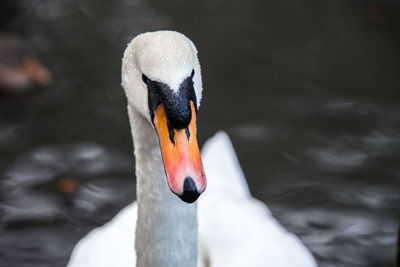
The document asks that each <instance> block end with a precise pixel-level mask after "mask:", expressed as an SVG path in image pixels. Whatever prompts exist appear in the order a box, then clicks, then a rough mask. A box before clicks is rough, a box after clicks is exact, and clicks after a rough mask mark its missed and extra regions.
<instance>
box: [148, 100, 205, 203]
mask: <svg viewBox="0 0 400 267" xmlns="http://www.w3.org/2000/svg"><path fill="white" fill-rule="evenodd" d="M190 106H191V111H192V118H191V121H190V124H189V126H188V127H187V128H186V129H181V130H176V129H171V128H170V129H168V123H167V118H166V115H165V111H164V106H163V105H162V104H160V105H159V106H158V107H157V108H156V110H155V112H154V119H153V122H154V126H155V129H156V132H157V135H158V139H159V141H160V148H161V155H162V159H163V162H164V169H165V174H166V176H167V182H168V186H169V188H170V189H171V191H172V192H173V193H174V194H176V195H177V196H179V197H180V198H181V199H182V200H183V201H185V202H188V203H193V202H194V201H196V200H197V198H198V197H199V196H200V194H201V193H203V192H204V190H205V189H206V177H205V175H204V169H203V164H202V163H201V158H200V151H199V145H198V143H197V137H196V110H195V107H194V104H193V102H192V101H190Z"/></svg>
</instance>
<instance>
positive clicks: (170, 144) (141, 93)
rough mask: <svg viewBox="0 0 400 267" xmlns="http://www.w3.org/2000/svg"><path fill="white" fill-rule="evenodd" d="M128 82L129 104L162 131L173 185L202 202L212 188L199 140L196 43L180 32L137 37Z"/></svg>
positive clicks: (128, 57) (127, 56) (128, 59)
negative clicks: (202, 198)
mask: <svg viewBox="0 0 400 267" xmlns="http://www.w3.org/2000/svg"><path fill="white" fill-rule="evenodd" d="M122 86H123V88H124V90H125V94H126V96H127V98H128V105H129V106H130V107H131V108H132V109H133V110H135V111H136V112H138V113H139V114H141V115H142V116H143V117H144V118H145V119H146V120H147V121H148V122H149V123H150V124H151V125H153V127H154V130H155V131H156V133H157V136H158V140H159V144H160V149H161V155H162V158H163V163H164V169H165V173H166V177H167V182H168V186H169V188H170V189H171V191H172V192H173V193H174V194H176V195H177V196H179V197H180V198H181V199H182V200H183V201H185V202H188V203H192V202H194V201H196V200H197V198H198V197H199V195H200V194H201V193H202V192H203V191H204V190H205V187H206V178H205V175H204V170H203V166H202V162H201V158H200V152H199V147H198V144H197V138H196V115H197V111H198V108H199V106H200V100H201V96H202V82H201V72H200V64H199V60H198V57H197V50H196V47H195V46H194V44H193V43H192V42H191V41H190V40H189V39H188V38H187V37H186V36H184V35H183V34H181V33H178V32H174V31H157V32H148V33H143V34H140V35H138V36H136V37H135V38H134V39H133V40H132V41H131V42H130V44H129V45H128V47H127V49H126V50H125V53H124V57H123V59H122Z"/></svg>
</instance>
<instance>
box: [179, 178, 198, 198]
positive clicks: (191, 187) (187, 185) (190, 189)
mask: <svg viewBox="0 0 400 267" xmlns="http://www.w3.org/2000/svg"><path fill="white" fill-rule="evenodd" d="M199 196H200V193H199V192H198V191H197V187H196V184H195V182H194V181H193V179H192V178H191V177H186V178H185V181H184V182H183V193H182V195H180V196H179V197H180V198H181V199H182V200H183V201H185V202H187V203H193V202H195V201H196V200H197V199H198V198H199Z"/></svg>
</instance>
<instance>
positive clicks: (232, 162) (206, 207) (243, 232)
mask: <svg viewBox="0 0 400 267" xmlns="http://www.w3.org/2000/svg"><path fill="white" fill-rule="evenodd" d="M201 155H202V160H203V164H204V168H205V171H206V175H207V179H208V184H207V190H206V191H205V192H204V194H203V196H202V197H201V198H200V199H199V201H198V220H199V260H198V265H197V266H198V267H206V266H212V267H224V266H231V267H243V266H252V267H258V266H260V267H261V266H275V267H284V266H287V267H292V266H296V267H313V266H317V264H316V262H315V260H314V258H313V256H312V255H311V253H310V252H309V251H308V249H307V248H306V247H305V246H304V245H303V244H302V243H301V241H300V240H299V239H298V238H297V237H296V236H295V235H293V234H292V233H290V232H288V231H287V230H285V229H284V228H283V227H282V226H281V225H280V224H279V223H278V222H277V221H276V219H274V217H273V216H272V214H271V212H270V211H269V209H268V208H267V206H266V205H265V204H264V203H262V202H260V201H258V200H256V199H254V198H253V197H252V196H251V195H250V192H249V189H248V186H247V183H246V180H245V177H244V175H243V172H242V170H241V168H240V165H239V162H238V160H237V157H236V154H235V152H234V149H233V146H232V144H231V142H230V140H229V137H228V135H227V134H226V133H224V132H219V133H217V134H216V135H215V136H214V137H212V138H210V139H209V140H208V141H207V142H206V143H205V144H204V146H203V149H202V154H201ZM227 181H229V183H227ZM227 185H228V186H227ZM136 219H137V203H136V202H134V203H132V204H130V205H129V206H127V207H125V208H124V209H122V210H121V211H120V212H119V213H118V214H117V215H116V216H115V217H114V218H113V219H112V220H111V221H110V222H108V223H106V224H105V225H104V226H102V227H99V228H96V229H95V230H93V231H91V232H90V233H89V234H88V235H87V236H86V237H85V238H83V239H82V240H80V241H79V243H78V244H77V245H76V246H75V248H74V250H73V253H72V255H71V259H70V262H69V265H68V266H69V267H84V266H87V267H91V266H96V267H103V266H104V267H106V266H111V265H112V266H121V267H122V266H135V261H136V254H135V248H134V242H133V240H134V236H135V225H136ZM105 240H106V242H104V241H105Z"/></svg>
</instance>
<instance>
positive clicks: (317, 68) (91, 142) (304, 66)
mask: <svg viewBox="0 0 400 267" xmlns="http://www.w3.org/2000/svg"><path fill="white" fill-rule="evenodd" d="M158 29H173V30H178V31H181V32H183V33H184V34H186V35H187V36H188V37H189V38H190V39H191V40H193V42H194V43H195V44H196V46H197V48H198V50H199V58H200V62H201V63H202V73H203V83H204V95H203V102H202V106H201V109H200V113H199V117H198V119H199V121H198V129H199V133H198V134H199V141H200V145H201V144H203V143H204V141H205V140H206V139H207V138H208V137H210V136H212V135H213V134H214V133H215V132H216V131H218V130H225V131H227V132H228V134H229V135H230V136H231V138H232V141H233V144H234V146H235V149H236V151H237V153H238V157H239V160H240V162H241V164H242V167H243V169H244V173H245V175H246V177H247V179H248V183H249V186H250V189H251V192H252V194H253V195H254V196H255V197H256V198H258V199H260V200H262V201H263V202H265V203H266V204H267V205H268V206H269V207H270V209H271V210H272V212H273V214H274V216H275V217H276V218H277V219H278V220H279V221H280V222H281V223H282V224H283V225H284V226H285V227H287V228H288V229H289V230H290V231H292V232H294V233H295V234H297V235H298V236H299V237H300V238H301V239H302V241H303V242H304V243H305V244H306V245H307V247H308V248H310V250H311V251H312V253H313V254H314V256H315V257H316V259H317V261H318V263H319V265H320V266H363V267H364V266H371V267H372V266H393V263H394V258H395V254H396V235H397V227H398V223H399V210H400V101H399V100H400V92H399V90H400V72H399V71H400V51H399V48H400V2H399V1H397V0H376V1H367V0H363V1H361V0H354V1H348V0H325V1H320V0H318V1H317V0H311V1H305V0H268V1H263V0H248V1H236V0H229V1H222V0H209V1H202V2H200V1H199V2H197V3H196V2H194V1H183V0H181V1H179V0H174V1H155V0H150V1H144V0H114V1H106V0H57V1H55V0H2V1H1V2H0V152H1V153H0V266H65V264H66V263H67V260H68V257H69V254H70V252H71V250H72V247H73V245H74V244H75V243H76V241H77V240H79V239H80V238H81V237H82V236H84V235H85V234H86V233H87V232H88V231H90V230H91V229H92V228H94V227H97V226H99V225H102V224H103V223H105V222H106V221H108V220H109V219H110V218H112V217H113V216H114V215H115V214H116V213H117V212H118V211H119V210H120V209H121V208H122V207H124V206H125V205H127V204H128V203H130V202H132V201H134V200H135V198H136V197H135V178H134V161H133V156H132V154H133V153H132V140H131V136H130V130H129V123H128V118H127V115H126V99H125V96H124V93H123V91H122V88H121V86H120V65H121V57H122V53H123V51H124V49H125V47H126V44H127V43H128V42H129V41H130V40H131V38H133V37H134V36H135V35H137V34H139V33H141V32H145V31H151V30H158ZM11 78H12V79H11Z"/></svg>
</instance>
